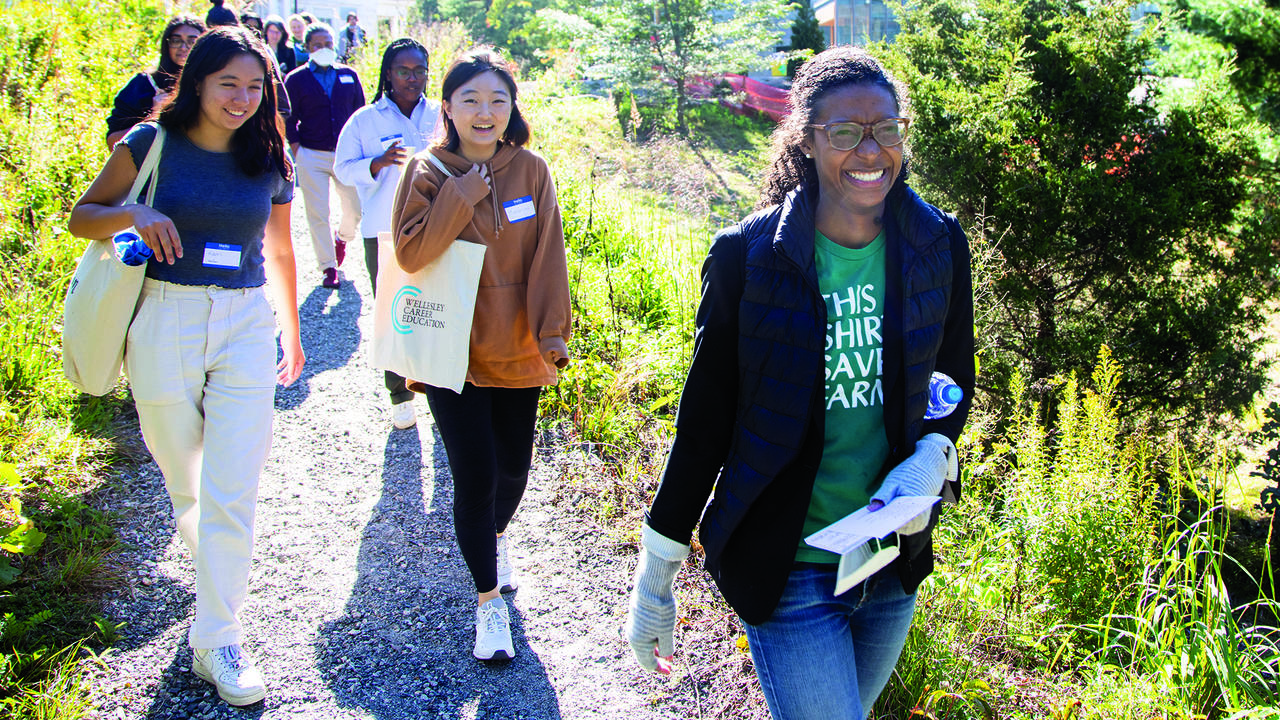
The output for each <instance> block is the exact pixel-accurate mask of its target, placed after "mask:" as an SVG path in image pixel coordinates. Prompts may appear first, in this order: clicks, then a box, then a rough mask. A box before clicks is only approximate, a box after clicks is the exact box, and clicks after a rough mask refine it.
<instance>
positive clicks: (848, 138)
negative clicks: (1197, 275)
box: [808, 117, 911, 150]
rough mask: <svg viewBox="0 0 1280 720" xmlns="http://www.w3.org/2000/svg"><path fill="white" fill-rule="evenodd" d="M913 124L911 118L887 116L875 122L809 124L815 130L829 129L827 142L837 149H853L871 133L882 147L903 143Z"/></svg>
mask: <svg viewBox="0 0 1280 720" xmlns="http://www.w3.org/2000/svg"><path fill="white" fill-rule="evenodd" d="M910 126H911V120H910V119H909V118H903V117H896V118H885V119H884V120H878V121H876V122H873V123H860V122H833V123H827V124H826V125H809V126H808V127H811V128H813V129H815V130H826V131H827V142H829V143H831V147H833V148H835V149H836V150H852V149H854V148H856V147H858V146H859V145H861V144H862V141H863V140H864V139H865V138H866V137H867V133H871V137H873V138H875V141H876V142H877V143H878V144H879V145H880V146H881V147H893V146H894V145H901V144H902V141H903V140H906V139H907V128H908V127H910Z"/></svg>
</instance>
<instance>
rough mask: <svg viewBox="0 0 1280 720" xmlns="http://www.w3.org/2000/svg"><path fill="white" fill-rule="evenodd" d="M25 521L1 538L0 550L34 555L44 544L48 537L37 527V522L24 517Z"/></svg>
mask: <svg viewBox="0 0 1280 720" xmlns="http://www.w3.org/2000/svg"><path fill="white" fill-rule="evenodd" d="M23 520H24V522H23V523H22V524H21V525H19V526H18V527H16V528H14V529H13V530H10V531H9V534H8V535H5V536H4V539H3V540H0V550H4V551H6V552H11V553H16V554H19V555H32V554H34V553H35V551H36V550H39V549H40V546H41V545H42V544H44V539H45V538H46V537H47V536H46V535H45V534H44V533H42V532H40V531H39V530H37V529H36V527H35V524H34V523H32V522H31V521H30V520H26V519H25V518H23Z"/></svg>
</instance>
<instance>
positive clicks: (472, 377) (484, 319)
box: [391, 143, 571, 388]
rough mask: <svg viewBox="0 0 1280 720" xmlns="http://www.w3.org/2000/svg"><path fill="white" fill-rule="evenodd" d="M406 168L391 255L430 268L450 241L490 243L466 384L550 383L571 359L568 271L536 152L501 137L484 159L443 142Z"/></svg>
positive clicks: (406, 264)
mask: <svg viewBox="0 0 1280 720" xmlns="http://www.w3.org/2000/svg"><path fill="white" fill-rule="evenodd" d="M426 152H430V153H434V154H435V156H436V157H437V158H439V159H440V160H442V161H443V162H444V164H445V165H446V166H447V167H448V168H449V169H450V170H452V171H453V177H448V178H446V177H445V176H444V174H443V173H441V172H440V170H439V168H437V167H436V166H435V165H434V164H432V162H431V161H430V159H428V158H427V157H425V153H418V155H416V156H414V157H413V158H411V159H410V160H409V162H408V163H407V164H406V165H405V170H404V175H403V177H402V178H401V180H400V186H399V188H398V189H397V190H396V198H395V202H394V204H393V205H392V212H391V228H392V232H394V233H395V245H396V261H397V262H399V263H400V267H402V268H404V269H405V270H406V271H408V272H416V271H418V270H421V269H422V268H424V267H426V266H427V265H428V264H429V263H431V261H433V260H435V259H436V258H438V257H439V256H440V255H441V253H443V252H444V251H445V249H446V248H447V247H448V246H449V244H450V243H452V242H453V241H454V240H455V239H458V240H465V241H467V242H474V243H480V244H482V245H484V246H486V248H487V250H486V251H485V255H484V268H483V269H482V270H481V272H480V290H479V292H478V294H477V295H476V310H475V316H474V318H473V320H472V324H471V351H470V362H469V364H468V367H467V382H470V383H471V384H473V385H478V386H487V387H511V388H518V387H534V386H539V385H553V384H555V382H556V368H562V367H564V366H565V365H567V364H568V362H569V349H568V346H567V343H568V340H569V332H570V323H571V317H570V310H569V271H568V268H567V266H566V264H565V249H564V229H563V227H562V226H561V224H560V206H559V205H558V204H557V203H556V189H555V184H554V183H553V181H552V179H551V170H550V169H549V168H548V167H547V163H546V161H545V160H543V159H542V158H541V157H540V156H539V155H537V154H536V153H534V152H532V151H530V150H526V149H524V148H521V147H515V146H512V145H508V144H506V143H500V144H499V145H498V151H497V153H495V154H494V156H493V158H491V159H490V160H489V162H488V163H486V168H487V169H486V172H487V174H488V177H489V180H490V182H489V183H486V182H485V179H484V178H482V177H481V176H480V173H479V172H472V171H471V168H472V162H471V161H470V160H467V159H465V158H463V157H462V156H460V155H455V154H453V153H451V152H449V151H447V150H445V149H443V148H439V147H434V148H430V149H429V150H427V151H426Z"/></svg>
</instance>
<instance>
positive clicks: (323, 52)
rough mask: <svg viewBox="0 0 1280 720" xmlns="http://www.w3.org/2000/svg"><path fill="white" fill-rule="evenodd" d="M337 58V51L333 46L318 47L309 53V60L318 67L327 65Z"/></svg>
mask: <svg viewBox="0 0 1280 720" xmlns="http://www.w3.org/2000/svg"><path fill="white" fill-rule="evenodd" d="M337 59H338V53H337V52H335V51H334V49H333V48H320V49H319V50H317V51H315V52H313V53H311V62H313V63H315V64H317V65H319V66H320V67H329V66H330V65H332V64H333V63H334V62H335V61H336V60H337Z"/></svg>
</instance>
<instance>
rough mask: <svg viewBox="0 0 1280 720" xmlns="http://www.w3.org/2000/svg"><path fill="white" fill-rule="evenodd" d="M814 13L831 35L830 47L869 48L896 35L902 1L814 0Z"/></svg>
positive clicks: (828, 38)
mask: <svg viewBox="0 0 1280 720" xmlns="http://www.w3.org/2000/svg"><path fill="white" fill-rule="evenodd" d="M812 3H813V14H814V15H816V16H817V17H818V24H819V25H821V26H822V27H823V28H824V29H825V30H826V31H827V33H828V35H827V45H828V46H831V45H866V44H867V43H869V42H876V41H878V40H892V39H893V38H894V37H896V36H897V34H898V30H899V29H900V28H899V27H898V20H897V18H896V17H894V9H895V6H899V5H901V2H899V0H888V1H887V2H886V1H885V0H812Z"/></svg>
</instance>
